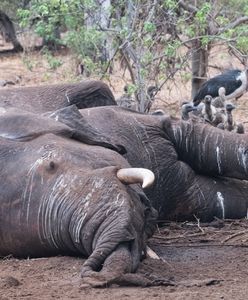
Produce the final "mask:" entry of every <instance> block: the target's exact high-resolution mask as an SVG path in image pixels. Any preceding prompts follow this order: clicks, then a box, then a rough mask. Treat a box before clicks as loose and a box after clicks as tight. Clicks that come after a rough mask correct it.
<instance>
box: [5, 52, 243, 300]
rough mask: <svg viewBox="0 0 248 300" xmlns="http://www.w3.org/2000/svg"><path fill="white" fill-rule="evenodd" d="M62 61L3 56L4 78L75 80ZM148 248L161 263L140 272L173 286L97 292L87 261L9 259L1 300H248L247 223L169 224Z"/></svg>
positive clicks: (118, 84)
mask: <svg viewBox="0 0 248 300" xmlns="http://www.w3.org/2000/svg"><path fill="white" fill-rule="evenodd" d="M25 59H26V62H25V64H33V65H34V66H33V67H32V70H28V69H27V66H26V65H25V64H24V63H23V62H24V61H25ZM27 59H29V60H30V61H27ZM61 59H63V61H64V63H63V65H62V67H60V69H58V70H56V71H51V70H49V68H48V67H47V66H46V65H45V62H42V60H41V59H40V60H38V62H37V61H36V62H35V59H34V58H29V57H28V58H27V57H24V56H23V55H18V56H15V57H9V58H0V80H13V81H15V80H16V75H18V76H20V77H21V79H19V81H18V80H17V81H18V82H17V83H16V85H15V86H20V85H32V84H33V85H34V84H45V83H47V82H49V83H51V82H53V83H55V82H65V81H70V80H72V79H70V78H71V76H72V74H74V73H75V66H74V65H73V63H70V60H69V58H68V57H67V56H64V57H62V58H61ZM123 85H124V82H123V80H122V79H120V78H119V77H116V78H115V80H113V82H112V86H111V87H112V90H113V91H114V93H115V94H120V93H121V91H122V87H123ZM2 88H6V87H2ZM183 90H184V87H183ZM164 93H166V91H164ZM159 97H161V98H163V95H159ZM179 98H180V97H179ZM179 98H174V100H175V101H174V102H173V103H172V104H173V105H172V106H171V107H170V108H171V111H172V112H174V110H175V111H176V109H177V107H179V103H180V101H181V100H183V99H181V98H180V99H179ZM246 101H247V95H246V96H245V97H242V98H241V99H240V102H239V105H238V109H237V113H236V114H237V116H239V117H240V118H241V120H243V121H246V120H248V110H247V105H246ZM164 105H165V103H164V102H161V106H162V108H167V107H164ZM157 106H159V104H157ZM149 246H150V248H151V249H153V250H154V251H155V252H156V253H157V254H158V256H159V257H160V260H154V259H150V258H149V259H145V260H144V261H143V262H142V263H141V265H140V268H139V270H138V273H140V274H143V275H149V276H150V277H153V276H154V278H160V279H163V280H168V283H169V286H157V287H147V288H141V287H119V286H110V287H106V288H100V289H99V288H92V287H89V286H87V285H85V284H84V283H83V282H82V279H81V278H80V269H81V266H82V264H83V261H84V260H83V259H82V258H75V257H62V256H60V257H50V258H38V259H23V260H19V259H15V258H12V257H6V258H3V259H1V260H0V300H7V299H11V300H12V299H18V300H19V299H30V300H31V299H32V300H33V299H94V300H98V299H136V300H141V299H145V300H148V299H168V300H170V299H171V300H172V299H173V300H179V299H182V300H186V299H189V300H194V299H197V300H199V299H200V300H201V299H211V300H214V299H236V300H239V299H242V300H243V299H247V297H248V296H247V295H248V279H247V278H248V221H247V219H245V220H226V221H225V222H223V221H221V220H215V221H214V222H212V223H211V224H201V223H200V224H198V223H197V220H196V221H195V222H185V223H165V224H164V225H163V227H162V228H160V229H159V230H158V231H157V233H156V234H155V236H154V237H153V238H152V239H151V240H150V241H149Z"/></svg>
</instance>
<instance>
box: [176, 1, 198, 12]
mask: <svg viewBox="0 0 248 300" xmlns="http://www.w3.org/2000/svg"><path fill="white" fill-rule="evenodd" d="M178 5H179V6H181V7H182V8H183V9H185V10H187V11H188V12H191V13H194V14H196V13H197V11H198V9H197V8H196V7H195V6H193V5H191V4H188V3H187V4H186V3H185V2H184V1H183V0H180V1H178Z"/></svg>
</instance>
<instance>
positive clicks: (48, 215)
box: [0, 108, 157, 284]
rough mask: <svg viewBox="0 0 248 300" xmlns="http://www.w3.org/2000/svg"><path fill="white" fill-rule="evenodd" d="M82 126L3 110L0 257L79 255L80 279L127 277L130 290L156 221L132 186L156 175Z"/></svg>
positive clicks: (0, 128) (0, 131)
mask: <svg viewBox="0 0 248 300" xmlns="http://www.w3.org/2000/svg"><path fill="white" fill-rule="evenodd" d="M75 116H76V115H75ZM83 128H84V131H83V132H80V128H79V130H77V129H76V128H70V127H68V126H67V125H65V124H62V123H61V122H56V121H55V120H53V119H51V118H50V119H49V118H47V117H45V116H39V115H36V114H32V113H27V112H24V111H20V110H17V109H12V108H11V109H5V108H1V109H0V158H1V159H0V169H1V171H0V173H1V176H0V181H1V193H0V241H1V243H0V256H1V257H4V256H7V255H14V256H17V257H44V256H51V255H57V254H63V255H78V256H81V257H86V258H87V260H86V261H85V263H84V264H83V267H82V277H84V278H85V277H87V278H93V279H94V278H95V279H94V280H98V281H100V282H103V283H104V284H107V282H108V281H109V280H111V282H113V280H114V279H115V278H119V277H120V276H122V275H123V276H124V275H125V274H126V277H125V282H126V284H127V282H129V281H128V274H129V273H130V272H134V271H135V270H136V268H137V267H138V264H139V262H140V259H141V257H142V256H143V255H144V253H145V251H146V248H145V243H146V239H147V238H148V237H150V236H151V235H152V233H153V231H154V229H155V220H156V216H157V214H156V211H155V210H154V209H153V208H152V207H151V204H150V202H149V200H148V199H147V197H146V196H145V194H144V192H143V191H142V188H141V187H140V185H137V184H135V183H141V184H142V186H143V187H147V186H149V185H150V184H152V182H153V180H154V175H153V174H152V172H151V171H149V170H145V169H133V168H131V167H130V165H129V164H128V162H127V161H126V160H125V159H124V157H122V156H121V155H120V154H119V153H118V147H116V145H111V146H108V145H109V139H108V138H106V140H105V136H104V135H103V134H101V140H99V138H98V132H97V131H96V130H94V129H93V128H92V127H91V126H90V125H89V124H88V125H87V124H86V123H85V122H84V127H83ZM106 146H108V148H111V149H112V150H111V149H108V148H106ZM130 184H132V185H130ZM98 272H99V273H98ZM132 278H133V277H131V279H132ZM94 280H93V282H95V281H94ZM144 280H145V279H144ZM141 282H142V281H141ZM148 283H149V280H148V279H147V280H145V284H148Z"/></svg>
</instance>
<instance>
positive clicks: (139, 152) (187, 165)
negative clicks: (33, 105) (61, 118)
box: [68, 107, 248, 221]
mask: <svg viewBox="0 0 248 300" xmlns="http://www.w3.org/2000/svg"><path fill="white" fill-rule="evenodd" d="M80 113H81V115H82V116H83V119H84V120H85V121H87V122H89V123H90V124H91V125H92V126H93V127H94V126H95V128H97V129H99V131H100V132H102V133H103V134H106V135H108V136H109V137H110V138H111V140H112V142H113V143H115V144H120V145H122V146H123V147H124V148H125V149H126V154H124V157H125V158H126V159H127V160H128V162H129V163H130V165H132V166H133V167H144V168H148V169H150V170H152V171H153V172H154V174H155V178H156V180H155V184H154V185H153V186H152V187H151V188H148V189H146V190H145V193H146V195H147V196H148V198H149V199H150V200H151V202H152V204H153V206H154V207H155V208H156V209H157V210H158V212H159V219H160V220H163V219H173V220H175V219H176V220H185V219H194V215H195V216H197V217H199V218H200V219H201V220H202V221H205V220H211V219H213V218H214V217H215V216H216V217H219V218H242V217H245V216H246V215H247V208H248V184H247V182H246V181H243V179H245V180H247V179H248V152H247V149H248V137H247V136H246V135H243V136H239V135H236V134H232V133H228V132H223V131H222V130H220V129H217V128H214V127H212V126H209V125H208V124H203V123H198V122H194V121H192V120H190V121H182V120H179V119H173V118H170V117H168V116H167V117H166V116H153V115H144V114H140V113H137V112H133V111H130V110H127V109H123V108H118V107H102V108H91V109H85V110H80ZM68 125H69V123H68ZM69 126H70V125H69ZM73 126H74V125H73V124H72V127H73Z"/></svg>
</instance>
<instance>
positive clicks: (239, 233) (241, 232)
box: [221, 230, 248, 244]
mask: <svg viewBox="0 0 248 300" xmlns="http://www.w3.org/2000/svg"><path fill="white" fill-rule="evenodd" d="M244 233H248V230H242V231H239V232H236V233H234V234H232V235H230V236H228V237H227V238H226V239H224V240H222V241H221V243H222V244H224V243H225V242H227V241H229V240H231V239H233V238H235V237H237V236H239V235H242V234H244Z"/></svg>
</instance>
